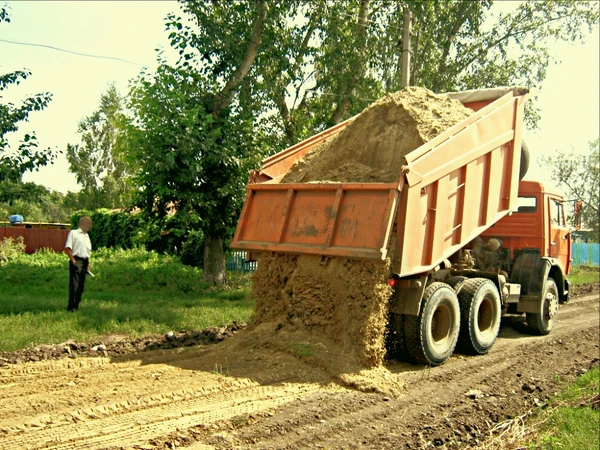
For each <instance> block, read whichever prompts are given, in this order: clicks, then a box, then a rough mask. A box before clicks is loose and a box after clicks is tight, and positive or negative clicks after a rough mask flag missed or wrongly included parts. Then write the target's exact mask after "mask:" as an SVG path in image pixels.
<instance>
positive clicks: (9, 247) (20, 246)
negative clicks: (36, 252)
mask: <svg viewBox="0 0 600 450" xmlns="http://www.w3.org/2000/svg"><path fill="white" fill-rule="evenodd" d="M23 253H25V242H24V241H23V236H19V237H17V238H16V239H15V238H12V237H8V238H4V239H2V240H0V265H5V264H7V263H8V262H9V261H10V260H13V259H15V258H16V257H17V256H19V255H21V254H23Z"/></svg>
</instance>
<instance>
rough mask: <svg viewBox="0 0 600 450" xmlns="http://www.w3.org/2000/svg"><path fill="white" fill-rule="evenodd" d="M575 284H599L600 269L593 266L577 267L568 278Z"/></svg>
mask: <svg viewBox="0 0 600 450" xmlns="http://www.w3.org/2000/svg"><path fill="white" fill-rule="evenodd" d="M568 278H569V281H570V282H571V283H573V284H576V285H580V284H588V283H597V282H598V280H599V279H600V267H593V266H575V267H573V268H572V269H571V273H570V274H569V276H568Z"/></svg>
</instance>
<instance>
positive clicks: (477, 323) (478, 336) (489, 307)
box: [458, 278, 502, 355]
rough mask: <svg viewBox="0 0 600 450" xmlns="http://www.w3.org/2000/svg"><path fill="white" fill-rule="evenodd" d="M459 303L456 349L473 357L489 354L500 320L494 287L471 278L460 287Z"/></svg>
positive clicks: (496, 290) (497, 298)
mask: <svg viewBox="0 0 600 450" xmlns="http://www.w3.org/2000/svg"><path fill="white" fill-rule="evenodd" d="M458 301H459V303H460V313H461V321H460V336H459V338H458V345H459V348H460V349H461V350H462V351H464V352H466V353H470V354H474V355H483V354H485V353H487V352H489V351H490V348H492V345H494V342H496V338H497V337H498V332H499V331H500V318H501V316H502V305H501V303H500V294H499V293H498V289H497V288H496V285H495V284H494V283H492V282H491V281H490V280H487V279H485V278H471V279H470V280H467V281H465V282H464V283H463V285H462V288H461V290H460V292H459V293H458Z"/></svg>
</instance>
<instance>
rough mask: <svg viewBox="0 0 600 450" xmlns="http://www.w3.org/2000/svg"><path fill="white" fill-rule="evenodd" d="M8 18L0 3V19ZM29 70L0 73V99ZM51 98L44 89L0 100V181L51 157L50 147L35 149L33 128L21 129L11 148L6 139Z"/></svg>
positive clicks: (18, 176)
mask: <svg viewBox="0 0 600 450" xmlns="http://www.w3.org/2000/svg"><path fill="white" fill-rule="evenodd" d="M2 22H5V23H9V22H10V17H9V15H8V11H7V9H6V8H5V7H0V23H2ZM30 75H31V72H30V71H28V70H17V71H15V72H10V73H6V74H3V75H0V100H2V98H3V97H2V92H3V91H4V90H6V89H7V88H8V87H10V86H11V85H19V84H21V82H22V81H25V80H26V79H27V78H28V77H29V76H30ZM51 99H52V95H51V94H50V93H48V92H45V93H40V94H37V95H34V96H32V97H28V98H26V99H25V100H23V102H22V103H21V104H20V105H15V104H13V103H10V102H8V103H5V102H4V101H1V102H0V182H3V181H6V180H8V181H12V182H18V181H20V180H21V176H22V175H23V174H24V173H25V172H27V171H33V170H37V169H39V167H41V166H45V165H46V164H49V163H51V162H52V160H53V159H54V154H53V152H52V151H51V150H50V149H39V148H38V147H39V143H38V140H37V137H36V135H35V132H32V133H25V135H24V136H23V138H22V140H21V141H20V142H19V144H18V146H17V147H16V148H12V147H11V146H10V144H9V142H8V137H7V135H8V134H9V133H15V132H17V131H19V126H20V123H22V122H27V120H28V118H29V114H31V113H32V112H34V111H41V110H43V109H44V108H45V107H46V106H48V103H50V100H51Z"/></svg>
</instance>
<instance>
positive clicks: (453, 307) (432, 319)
mask: <svg viewBox="0 0 600 450" xmlns="http://www.w3.org/2000/svg"><path fill="white" fill-rule="evenodd" d="M459 327H460V309H459V306H458V299H457V298H456V294H455V293H454V291H453V290H452V288H450V286H448V285H447V284H446V283H439V282H436V283H432V284H431V285H430V286H429V287H427V289H425V293H424V294H423V299H422V301H421V312H420V313H419V315H418V316H409V315H407V316H406V317H405V322H404V340H405V345H406V350H407V352H408V354H409V356H410V357H411V359H412V360H414V361H417V362H420V363H424V364H429V365H431V366H437V365H440V364H442V363H444V362H445V361H446V360H447V359H448V358H449V357H450V356H451V355H452V352H453V351H454V348H455V347H456V342H457V340H458V330H459Z"/></svg>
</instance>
